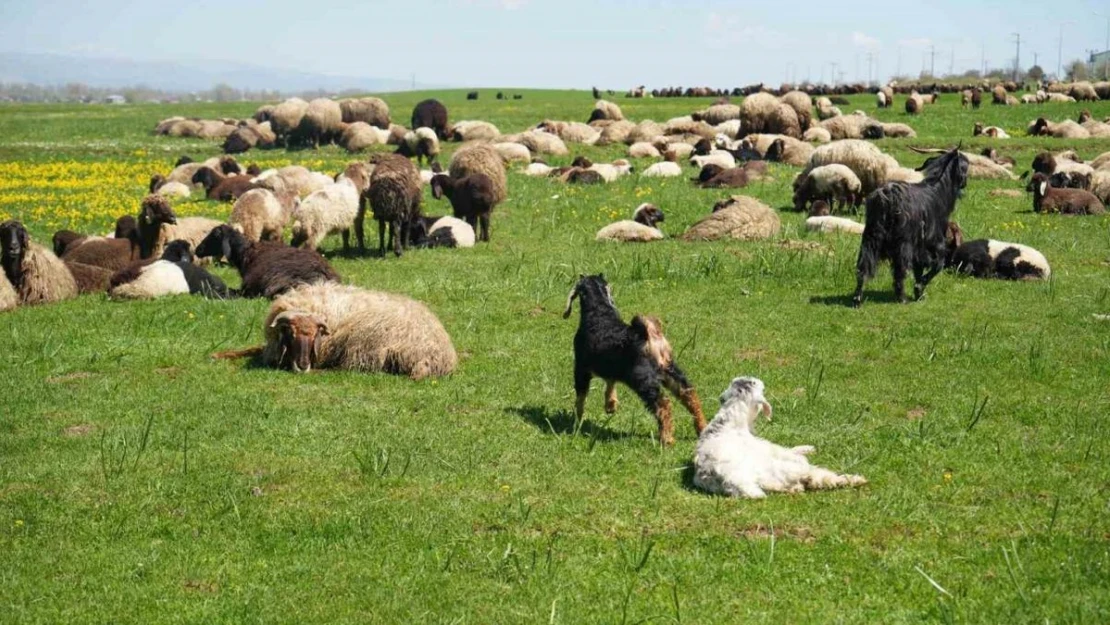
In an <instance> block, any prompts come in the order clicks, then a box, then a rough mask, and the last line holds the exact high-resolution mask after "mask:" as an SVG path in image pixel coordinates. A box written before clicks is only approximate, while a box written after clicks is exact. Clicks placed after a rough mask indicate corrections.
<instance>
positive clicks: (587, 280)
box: [563, 273, 616, 319]
mask: <svg viewBox="0 0 1110 625" xmlns="http://www.w3.org/2000/svg"><path fill="white" fill-rule="evenodd" d="M578 297H581V298H582V300H583V301H586V300H587V299H588V300H590V301H591V302H593V301H601V302H604V303H606V304H608V305H609V306H610V307H611V308H613V309H614V310H615V309H616V304H614V303H613V289H611V288H610V287H609V283H608V282H606V281H605V274H603V273H599V274H597V275H596V276H587V275H585V274H580V275H579V276H578V282H577V283H575V285H574V288H573V289H571V290H570V293H569V294H567V307H566V310H564V311H563V319H566V318H567V317H570V313H571V310H572V304H573V303H574V300H575V298H578Z"/></svg>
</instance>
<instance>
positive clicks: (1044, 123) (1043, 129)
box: [1029, 117, 1048, 136]
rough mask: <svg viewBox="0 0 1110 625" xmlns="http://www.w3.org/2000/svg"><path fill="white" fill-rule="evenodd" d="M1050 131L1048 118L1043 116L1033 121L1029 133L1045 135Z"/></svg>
mask: <svg viewBox="0 0 1110 625" xmlns="http://www.w3.org/2000/svg"><path fill="white" fill-rule="evenodd" d="M1047 133H1048V120H1046V119H1045V118H1043V117H1038V118H1037V121H1035V122H1033V127H1032V128H1030V129H1029V134H1030V135H1032V136H1037V135H1043V134H1047Z"/></svg>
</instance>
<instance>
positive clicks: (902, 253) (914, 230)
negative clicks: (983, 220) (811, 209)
mask: <svg viewBox="0 0 1110 625" xmlns="http://www.w3.org/2000/svg"><path fill="white" fill-rule="evenodd" d="M967 169H968V161H967V157H966V156H964V155H963V154H960V150H959V148H958V147H957V148H956V149H954V150H952V151H950V152H946V153H944V154H943V155H941V156H937V157H933V158H931V159H929V160H928V161H926V162H925V165H924V166H923V167H922V170H923V172H924V177H925V179H924V180H923V181H922V182H919V183H916V184H911V183H906V182H889V183H887V184H885V185H883V186H881V187H879V188H878V189H876V190H875V191H873V192H872V193H871V195H869V196H867V222H866V224H865V226H864V230H863V241H862V243H861V244H860V248H859V259H858V260H857V262H856V293H855V296H854V297H853V298H852V304H853V305H854V306H857V307H858V306H860V305H861V304H862V303H863V285H864V283H865V282H866V281H867V280H868V279H869V278H871V277H872V276H874V275H875V267H876V265H878V264H879V261H881V260H890V262H891V265H893V271H894V295H895V297H897V298H898V301H899V302H903V303H904V302H905V301H906V293H905V286H904V283H905V280H906V272H907V270H908V269H909V268H911V267H912V268H913V278H914V286H913V294H914V299H921V296H922V295H923V294H924V293H925V287H926V286H928V285H929V281H930V280H932V279H933V278H934V277H936V275H937V274H938V273H940V271H941V270H942V269H944V262H945V259H946V258H947V257H948V249H947V243H946V241H945V231H946V229H947V227H948V218H949V216H950V215H951V214H952V211H953V210H955V208H956V200H957V199H958V198H959V196H960V191H961V190H962V189H963V188H964V186H965V185H966V184H967Z"/></svg>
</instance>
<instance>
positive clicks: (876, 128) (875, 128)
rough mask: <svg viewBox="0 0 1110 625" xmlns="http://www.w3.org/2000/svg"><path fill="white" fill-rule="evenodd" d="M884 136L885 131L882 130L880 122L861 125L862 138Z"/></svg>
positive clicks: (880, 137)
mask: <svg viewBox="0 0 1110 625" xmlns="http://www.w3.org/2000/svg"><path fill="white" fill-rule="evenodd" d="M884 136H886V131H885V130H883V125H882V124H877V123H876V124H867V125H866V126H864V127H863V138H864V139H882V138H883V137H884Z"/></svg>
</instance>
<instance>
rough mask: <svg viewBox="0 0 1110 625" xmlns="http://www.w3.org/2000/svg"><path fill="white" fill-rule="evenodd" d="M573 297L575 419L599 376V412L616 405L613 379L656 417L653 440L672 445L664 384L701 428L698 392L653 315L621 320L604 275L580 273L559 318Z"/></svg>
mask: <svg viewBox="0 0 1110 625" xmlns="http://www.w3.org/2000/svg"><path fill="white" fill-rule="evenodd" d="M575 298H578V302H579V304H578V306H579V310H580V311H581V317H580V318H579V322H578V332H576V333H575V335H574V391H575V394H576V395H577V399H576V401H575V405H574V412H575V416H576V417H577V419H578V420H579V421H581V419H582V415H583V413H584V411H585V408H586V395H588V394H589V392H590V380H591V379H592V378H593V376H595V375H596V376H597V377H599V378H601V379H603V380H605V412H606V413H609V414H612V413H614V412H616V410H617V389H616V385H617V382H623V383H624V384H625V385H626V386H628V387H629V388H631V389H632V390H633V391H635V392H636V395H638V396H639V398H640V400H641V401H643V402H644V405H645V406H646V407H647V409H648V410H650V411H652V412H653V413H654V414H655V419H656V420H657V421H658V422H659V440H660V442H662V444H663V445H673V444H674V423H673V422H672V420H671V401H670V400H669V399H668V398H667V396H666V395H665V394H663V391H662V388H661V387H662V386H665V387H666V388H667V390H668V391H670V392H671V393H672V394H673V395H674V396H675V397H676V398H678V400H679V401H680V402H682V405H683V406H685V407H686V409H687V410H689V411H690V414H692V415H693V416H694V429H696V430H697V432H698V434H701V431H702V430H704V429H705V416H704V415H703V414H702V411H701V401H700V400H699V399H698V393H697V391H696V390H694V387H693V386H692V385H691V384H690V382H689V380H687V379H686V376H685V375H684V374H683V373H682V370H681V369H679V368H678V365H677V364H675V362H674V357H673V355H672V353H671V345H670V343H668V342H667V339H666V338H665V337H664V336H663V327H662V324H660V322H659V320H658V319H655V318H654V317H646V316H639V315H637V316H635V317H633V318H632V323H631V325H628V324H625V323H624V321H622V320H621V315H620V312H619V311H618V310H617V307H616V306H615V305H614V304H613V298H612V293H611V291H610V289H609V284H608V283H606V282H605V276H604V275H601V274H599V275H596V276H580V277H579V279H578V283H577V284H575V286H574V289H573V290H571V292H570V295H569V296H568V297H567V308H566V311H565V312H564V313H563V318H564V319H566V318H567V317H569V316H570V313H571V309H572V308H571V307H572V303H573V302H574V299H575Z"/></svg>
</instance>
